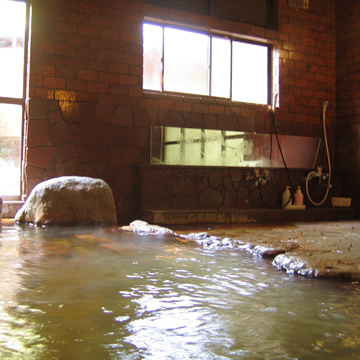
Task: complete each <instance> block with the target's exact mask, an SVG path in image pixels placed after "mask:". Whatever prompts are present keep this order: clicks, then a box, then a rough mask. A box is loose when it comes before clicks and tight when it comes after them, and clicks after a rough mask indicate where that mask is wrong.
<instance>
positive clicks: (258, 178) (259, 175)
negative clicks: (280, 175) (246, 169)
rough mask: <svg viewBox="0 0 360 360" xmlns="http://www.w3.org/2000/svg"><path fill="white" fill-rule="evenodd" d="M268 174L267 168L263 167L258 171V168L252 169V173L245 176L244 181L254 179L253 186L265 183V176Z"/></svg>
mask: <svg viewBox="0 0 360 360" xmlns="http://www.w3.org/2000/svg"><path fill="white" fill-rule="evenodd" d="M268 175H269V170H267V169H264V170H262V171H260V170H259V169H254V173H253V174H252V175H247V176H246V181H254V183H255V186H256V187H257V186H260V185H265V184H266V182H267V177H268Z"/></svg>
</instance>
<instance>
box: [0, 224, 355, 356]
mask: <svg viewBox="0 0 360 360" xmlns="http://www.w3.org/2000/svg"><path fill="white" fill-rule="evenodd" d="M264 229H265V228H264ZM269 229H271V227H270V226H269V227H268V228H266V229H265V230H264V236H266V233H267V232H268V231H269ZM192 231H193V230H192ZM203 231H204V230H203ZM205 231H207V228H206V229H205ZM234 231H235V230H234ZM248 233H249V234H251V229H250V230H249V232H248ZM0 267H1V277H0V287H1V293H0V306H1V307H0V313H1V323H0V341H1V342H0V357H1V359H31V360H34V359H35V360H37V359H46V360H48V359H66V360H69V359H251V360H256V359H259V360H260V359H269V360H270V359H271V360H273V359H311V360H313V359H344V360H345V359H346V360H348V359H358V358H359V351H360V312H359V303H360V284H359V283H358V282H357V281H350V280H344V279H337V280H336V279H322V278H313V277H305V276H300V275H294V274H289V273H286V272H285V271H282V270H279V269H277V268H276V267H274V266H273V265H272V262H271V259H267V258H262V257H260V256H256V255H254V254H251V253H250V252H248V251H244V250H241V249H239V248H231V247H229V248H222V249H218V248H204V247H203V246H200V245H199V244H198V243H197V242H191V241H187V240H186V238H182V237H173V236H169V235H149V236H141V235H139V234H136V233H133V232H125V231H122V232H111V231H109V230H108V229H102V228H90V227H87V228H70V227H63V228H55V227H48V228H40V227H38V228H37V227H16V226H14V225H13V224H12V223H7V222H4V221H3V223H2V227H1V232H0Z"/></svg>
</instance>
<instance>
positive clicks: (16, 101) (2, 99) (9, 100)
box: [0, 0, 30, 201]
mask: <svg viewBox="0 0 360 360" xmlns="http://www.w3.org/2000/svg"><path fill="white" fill-rule="evenodd" d="M7 1H13V2H21V3H24V4H25V19H24V21H25V30H24V54H23V56H24V64H23V69H22V70H23V91H22V96H21V97H6V96H0V104H6V105H19V106H21V108H22V114H23V115H22V119H21V131H20V159H19V161H20V172H19V177H20V189H19V194H14V195H2V194H0V197H1V198H2V199H3V200H4V201H21V200H22V197H23V178H24V174H23V154H24V120H25V119H24V114H25V101H26V94H27V92H28V89H27V73H28V71H27V69H28V59H29V53H28V52H29V26H30V25H29V23H30V4H29V1H28V0H7Z"/></svg>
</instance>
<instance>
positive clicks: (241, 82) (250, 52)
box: [232, 41, 268, 104]
mask: <svg viewBox="0 0 360 360" xmlns="http://www.w3.org/2000/svg"><path fill="white" fill-rule="evenodd" d="M232 70H233V73H232V100H234V101H243V102H249V103H257V104H267V102H268V48H267V46H263V45H255V44H247V43H241V42H235V41H234V42H233V69H232Z"/></svg>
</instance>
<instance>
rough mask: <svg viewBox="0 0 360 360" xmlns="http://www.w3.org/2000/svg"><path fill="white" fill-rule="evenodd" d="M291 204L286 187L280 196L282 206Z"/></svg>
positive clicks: (288, 189)
mask: <svg viewBox="0 0 360 360" xmlns="http://www.w3.org/2000/svg"><path fill="white" fill-rule="evenodd" d="M291 204H292V199H291V192H290V186H287V187H286V189H285V191H284V192H283V194H282V206H283V207H285V206H290V205H291Z"/></svg>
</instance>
